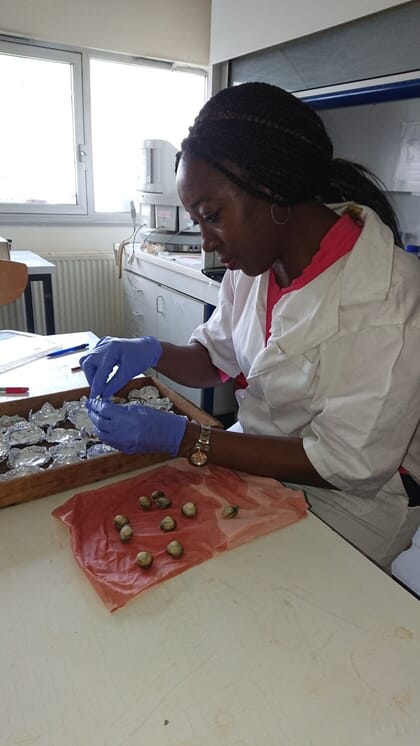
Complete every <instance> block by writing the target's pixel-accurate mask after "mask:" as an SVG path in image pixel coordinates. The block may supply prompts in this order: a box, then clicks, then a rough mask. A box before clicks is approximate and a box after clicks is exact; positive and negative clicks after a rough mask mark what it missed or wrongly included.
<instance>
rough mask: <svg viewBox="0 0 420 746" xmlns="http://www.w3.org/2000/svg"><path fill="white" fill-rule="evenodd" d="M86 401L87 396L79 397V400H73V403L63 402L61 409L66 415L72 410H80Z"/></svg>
mask: <svg viewBox="0 0 420 746" xmlns="http://www.w3.org/2000/svg"><path fill="white" fill-rule="evenodd" d="M87 400H88V398H87V396H81V397H80V399H75V400H73V401H65V402H64V404H63V408H64V410H65V411H66V413H67V415H68V414H69V412H71V411H72V410H73V409H81V408H82V407H85V406H86V402H87Z"/></svg>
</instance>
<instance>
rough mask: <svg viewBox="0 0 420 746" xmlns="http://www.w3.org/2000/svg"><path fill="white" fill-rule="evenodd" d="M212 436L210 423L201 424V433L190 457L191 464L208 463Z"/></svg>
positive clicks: (203, 464) (201, 464)
mask: <svg viewBox="0 0 420 746" xmlns="http://www.w3.org/2000/svg"><path fill="white" fill-rule="evenodd" d="M210 436H211V427H210V425H200V435H199V437H198V440H197V442H196V444H195V445H194V447H193V449H192V451H191V453H190V455H189V458H188V460H189V462H190V464H192V465H193V466H205V465H206V464H207V463H208V460H209V454H210Z"/></svg>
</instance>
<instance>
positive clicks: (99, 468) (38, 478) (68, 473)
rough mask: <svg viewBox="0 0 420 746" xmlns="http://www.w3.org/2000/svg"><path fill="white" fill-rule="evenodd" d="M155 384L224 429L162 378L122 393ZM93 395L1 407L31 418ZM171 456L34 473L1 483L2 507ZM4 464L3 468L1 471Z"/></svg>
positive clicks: (95, 461) (176, 404)
mask: <svg viewBox="0 0 420 746" xmlns="http://www.w3.org/2000/svg"><path fill="white" fill-rule="evenodd" d="M149 385H153V386H156V388H157V389H158V390H159V392H160V395H161V396H162V397H165V396H167V397H169V399H170V400H171V401H172V403H173V410H174V412H176V413H178V414H184V415H186V417H188V419H190V420H194V421H196V422H199V423H200V424H203V425H211V426H212V427H222V424H221V423H220V422H219V420H216V419H214V417H211V416H210V415H209V414H207V412H204V411H203V410H202V409H200V408H199V407H196V406H195V404H192V402H190V401H188V399H185V397H183V396H181V395H180V394H177V393H176V392H175V391H172V389H170V388H168V387H167V386H164V385H163V384H162V383H161V382H160V381H159V380H158V379H156V378H152V377H150V376H142V377H140V378H135V379H133V380H132V381H130V383H129V384H128V385H127V386H125V387H124V388H123V389H121V391H120V392H119V394H120V395H121V396H124V395H126V394H127V393H128V392H129V391H130V390H131V389H134V388H140V387H142V386H149ZM83 395H85V396H88V395H89V388H88V387H85V388H79V389H70V390H69V391H60V392H59V393H56V394H50V395H49V396H36V397H33V398H30V399H25V400H19V401H17V400H14V401H11V402H6V403H4V404H0V415H3V414H8V415H13V414H19V415H22V416H24V417H27V416H28V414H29V412H30V411H31V410H33V411H35V412H36V411H37V410H38V409H40V408H41V407H42V405H43V404H44V403H45V402H46V401H48V402H49V403H50V404H52V405H53V407H61V405H62V404H63V403H64V402H65V401H73V400H77V399H80V397H81V396H83ZM168 458H169V457H168V456H167V454H163V453H145V454H134V455H131V456H128V455H125V454H124V453H115V454H113V453H111V454H107V455H104V456H98V457H97V458H92V459H89V460H86V461H80V463H79V462H78V463H76V464H69V465H65V466H58V467H56V468H54V469H45V471H43V472H42V473H39V474H31V475H30V476H27V477H19V478H17V479H11V480H10V481H0V508H5V507H7V506H8V505H16V504H18V503H24V502H29V500H36V499H38V498H39V497H45V496H47V495H53V494H55V493H56V492H62V491H63V490H67V489H69V488H73V487H80V486H82V485H85V484H89V483H90V482H97V481H99V480H101V479H106V478H107V477H112V476H114V475H116V474H123V473H124V472H127V471H133V470H134V469H140V468H141V467H143V466H149V465H151V464H157V463H159V462H161V461H167V460H168ZM1 466H2V465H1V464H0V468H1Z"/></svg>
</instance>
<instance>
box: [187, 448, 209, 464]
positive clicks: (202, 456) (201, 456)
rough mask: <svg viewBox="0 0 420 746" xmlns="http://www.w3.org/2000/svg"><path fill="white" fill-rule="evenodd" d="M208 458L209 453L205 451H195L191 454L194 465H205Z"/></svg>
mask: <svg viewBox="0 0 420 746" xmlns="http://www.w3.org/2000/svg"><path fill="white" fill-rule="evenodd" d="M208 460H209V459H208V456H207V453H204V452H203V451H194V453H192V454H191V456H190V462H191V463H192V464H193V466H205V465H206V464H207V461H208Z"/></svg>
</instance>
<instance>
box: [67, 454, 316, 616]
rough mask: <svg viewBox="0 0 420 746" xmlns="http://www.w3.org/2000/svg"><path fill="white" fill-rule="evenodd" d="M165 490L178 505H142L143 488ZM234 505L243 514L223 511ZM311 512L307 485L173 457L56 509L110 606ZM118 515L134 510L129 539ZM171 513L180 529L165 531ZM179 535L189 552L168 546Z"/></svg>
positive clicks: (79, 559)
mask: <svg viewBox="0 0 420 746" xmlns="http://www.w3.org/2000/svg"><path fill="white" fill-rule="evenodd" d="M158 489H159V490H162V491H163V492H164V493H165V495H166V496H167V497H169V498H170V499H171V501H172V506H171V507H170V508H167V509H165V510H160V509H159V508H158V507H157V506H156V505H154V506H153V509H152V510H151V511H144V510H142V509H141V508H139V507H138V506H137V499H138V497H139V496H140V495H147V496H150V495H151V493H152V492H153V491H154V490H158ZM190 501H192V502H194V503H195V504H196V505H197V516H196V517H195V518H186V517H185V516H184V515H183V514H182V512H181V505H182V504H183V503H184V502H190ZM227 505H238V506H239V512H238V514H237V516H236V517H235V518H231V519H226V518H223V517H222V510H223V508H224V507H226V506H227ZM306 512H307V505H306V501H305V498H304V495H303V492H300V491H296V490H291V489H288V488H286V487H283V486H282V485H281V483H280V482H277V481H276V480H274V479H267V478H264V477H256V476H253V475H250V474H245V473H243V472H235V471H231V470H229V469H224V468H222V467H219V466H206V467H204V468H202V469H197V468H195V467H193V466H191V465H190V464H188V463H187V462H186V461H184V460H181V459H179V460H176V461H172V462H171V463H169V464H166V465H164V466H159V467H157V468H155V469H153V470H151V471H147V472H145V473H143V474H140V475H138V476H136V477H132V478H130V479H124V480H122V481H119V482H115V483H114V484H111V485H108V486H106V487H102V488H100V489H96V490H89V491H88V492H80V493H78V494H76V495H74V496H73V497H72V498H70V499H69V500H67V501H66V502H65V503H64V504H63V505H61V506H60V507H58V508H56V509H55V510H54V511H53V515H54V516H55V517H56V518H58V519H60V520H62V521H63V522H64V523H65V524H66V525H67V526H69V528H70V531H71V541H72V550H73V554H74V556H75V558H76V560H77V562H78V563H79V565H80V566H81V568H82V570H83V571H84V572H85V573H86V575H87V577H88V578H89V580H90V582H91V583H92V585H93V586H94V588H95V589H96V591H97V593H98V594H99V596H100V597H101V599H102V600H103V602H104V603H105V605H106V606H107V608H108V609H109V610H110V611H115V610H116V609H119V608H121V607H122V606H124V604H126V603H127V601H129V600H130V599H132V598H134V597H135V596H137V595H138V594H139V593H142V591H144V590H146V588H150V587H151V586H153V585H156V584H157V583H161V582H162V581H163V580H167V579H168V578H171V577H173V576H174V575H178V574H179V573H181V572H184V570H187V569H188V568H190V567H193V566H194V565H198V564H200V563H201V562H204V561H205V560H208V559H210V558H211V557H213V555H214V554H215V553H216V552H223V551H224V550H226V549H233V548H234V547H237V546H239V545H240V544H244V543H246V542H249V541H252V540H253V539H255V538H256V537H258V536H263V535H264V534H268V533H271V532H272V531H276V530H278V529H279V528H283V527H284V526H288V525H289V524H291V523H294V522H295V521H298V520H299V519H300V518H303V517H304V516H305V515H306ZM117 514H123V515H126V516H127V517H128V518H129V521H130V524H131V526H132V528H133V531H134V536H133V538H132V539H130V541H128V542H126V543H122V542H121V541H120V538H119V533H118V531H117V529H116V528H115V526H114V517H115V515H117ZM165 515H171V516H172V517H173V518H175V520H176V522H177V528H176V529H175V530H174V531H171V532H169V533H164V532H163V531H162V530H161V529H160V527H159V524H160V521H161V519H162V518H163V517H164V516H165ZM173 539H178V540H179V541H180V542H181V543H182V545H183V547H184V554H183V556H182V557H181V558H179V559H173V558H172V557H170V556H169V555H168V554H167V553H166V545H167V544H168V542H169V541H171V540H173ZM143 550H144V551H148V552H151V554H152V555H153V558H154V559H153V564H152V565H151V567H150V568H148V569H147V570H144V569H141V568H140V567H139V566H138V565H137V563H136V555H137V553H138V552H140V551H143Z"/></svg>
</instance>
